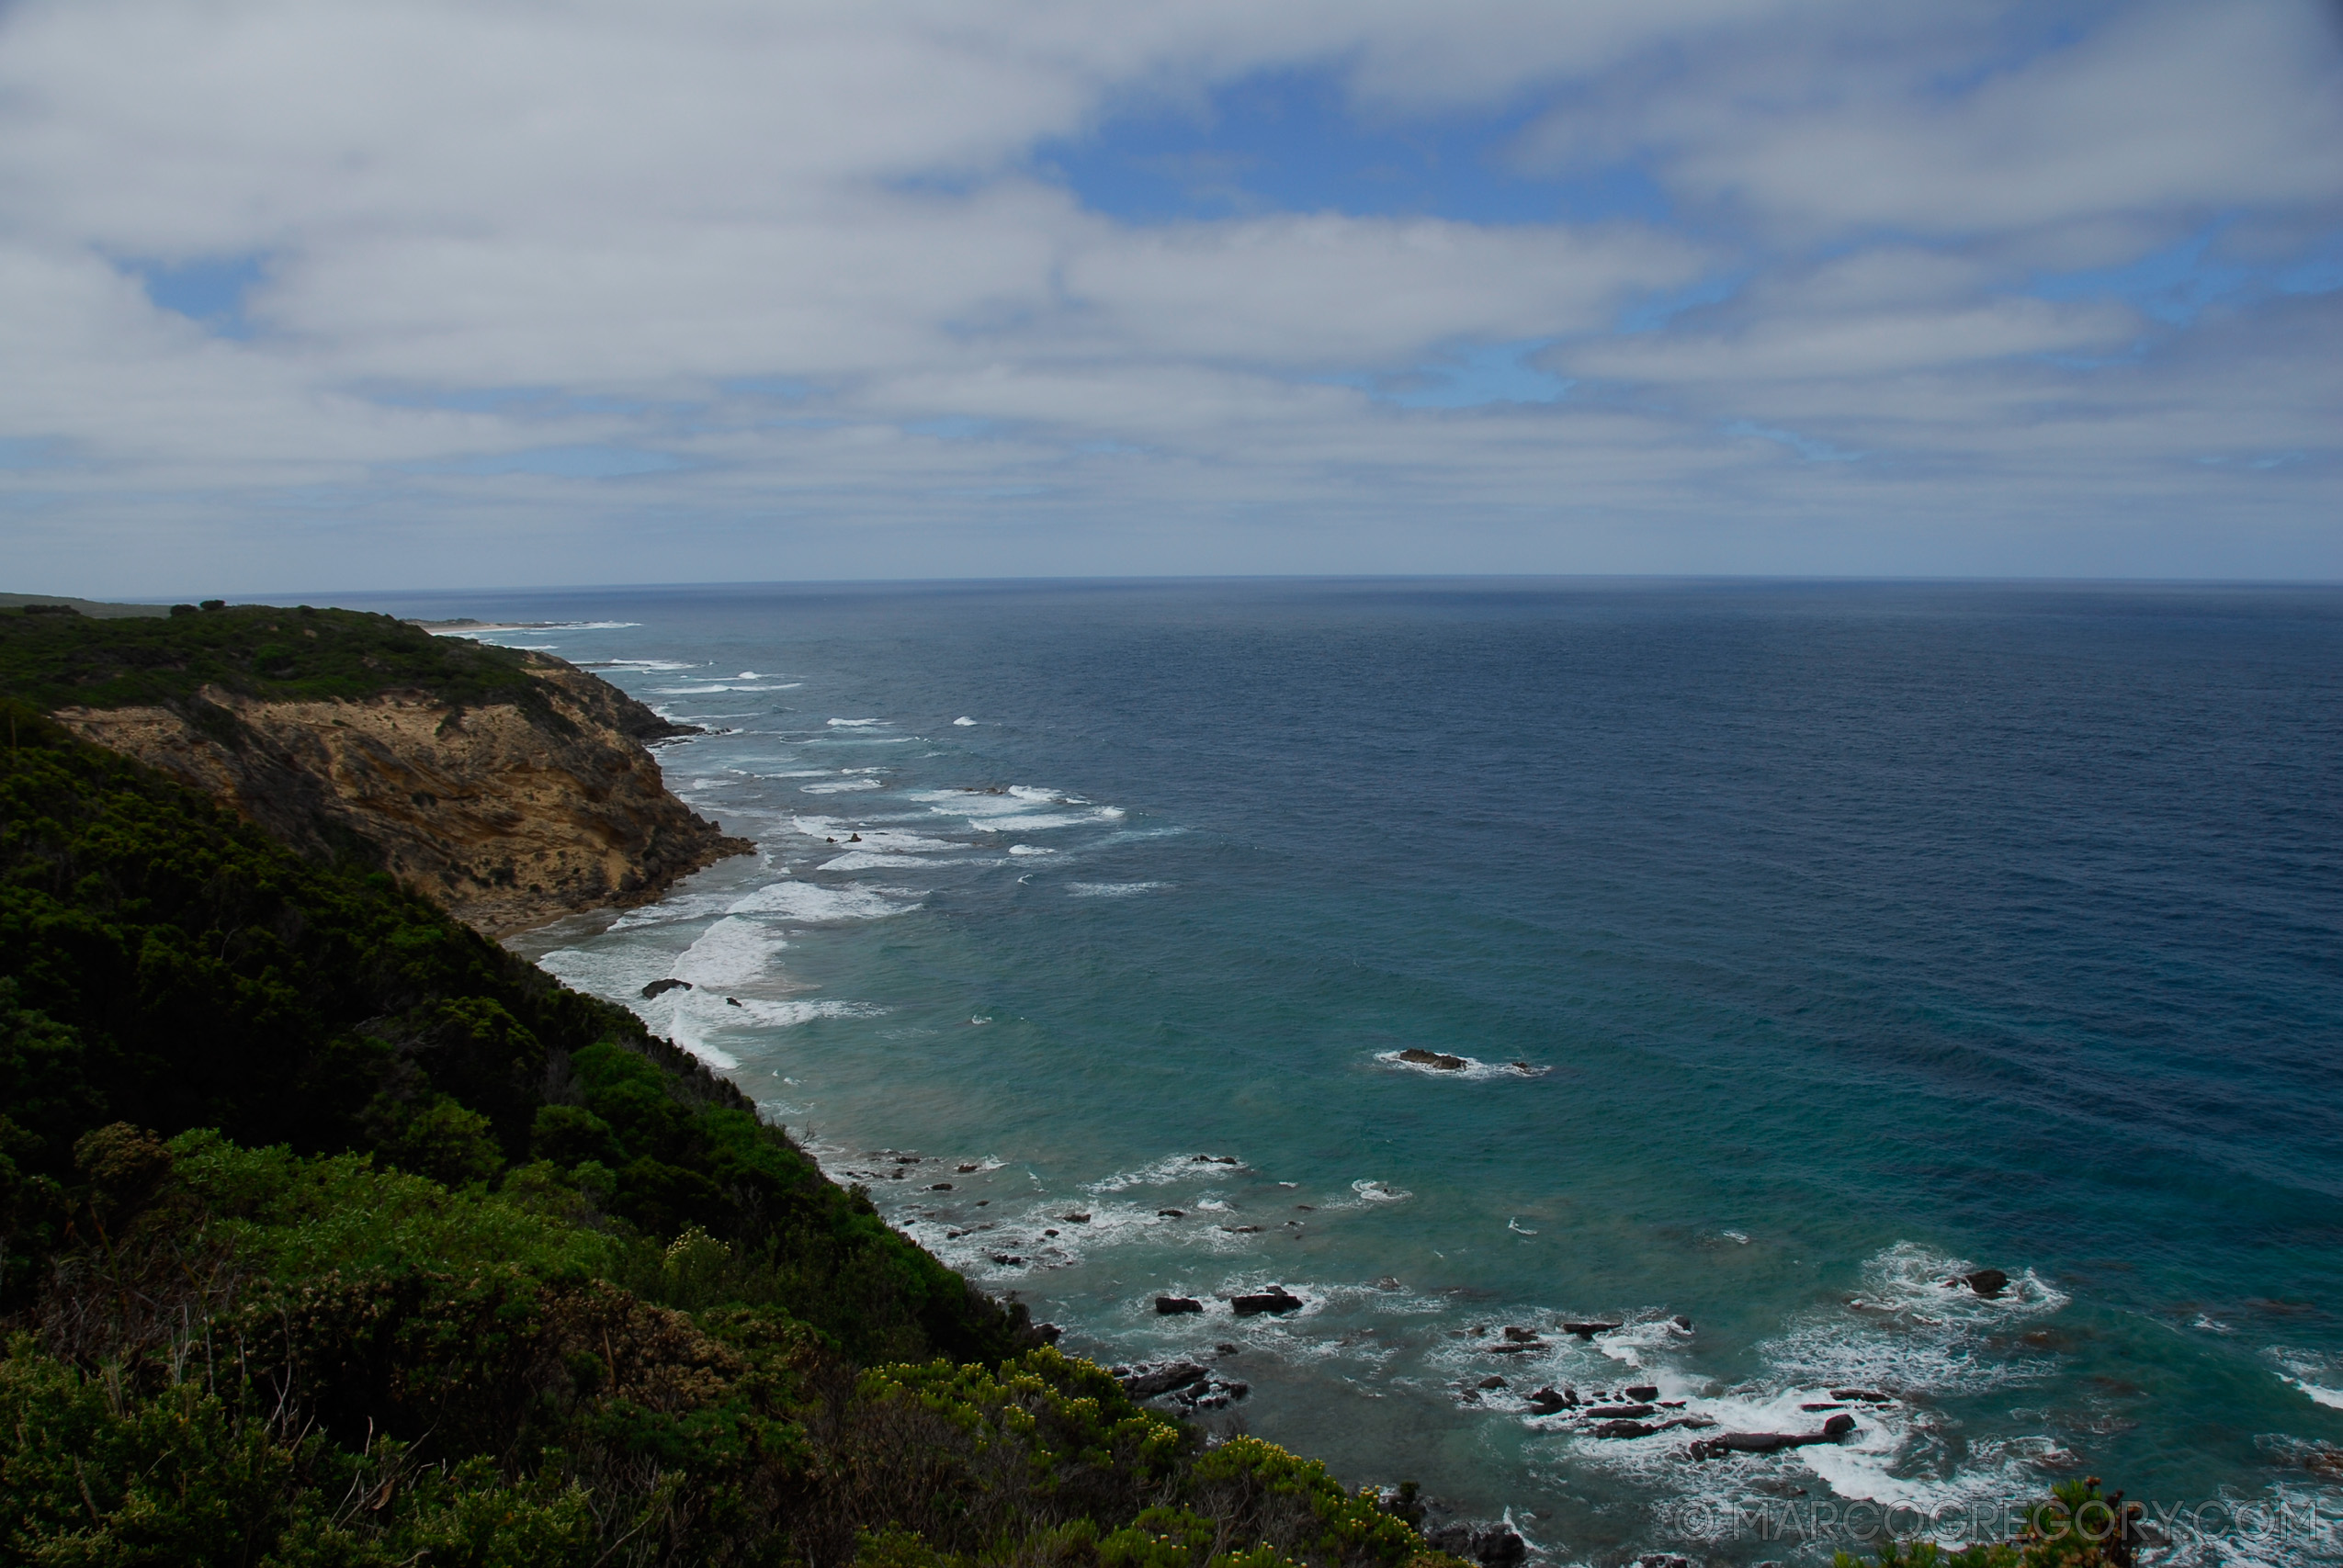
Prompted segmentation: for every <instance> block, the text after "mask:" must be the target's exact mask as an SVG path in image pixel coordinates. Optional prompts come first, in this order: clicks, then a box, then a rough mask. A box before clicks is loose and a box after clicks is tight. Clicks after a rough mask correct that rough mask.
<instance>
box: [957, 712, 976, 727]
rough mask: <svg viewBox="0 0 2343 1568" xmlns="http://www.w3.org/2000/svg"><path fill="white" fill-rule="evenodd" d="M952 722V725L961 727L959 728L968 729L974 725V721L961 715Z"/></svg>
mask: <svg viewBox="0 0 2343 1568" xmlns="http://www.w3.org/2000/svg"><path fill="white" fill-rule="evenodd" d="M952 722H953V723H954V724H956V725H958V726H960V727H961V728H968V727H969V726H972V725H974V724H975V723H976V720H975V719H972V718H970V717H968V716H967V715H965V714H963V715H962V716H960V717H958V718H956V719H954V720H953V721H952Z"/></svg>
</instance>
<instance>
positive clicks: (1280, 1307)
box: [1228, 1285, 1302, 1317]
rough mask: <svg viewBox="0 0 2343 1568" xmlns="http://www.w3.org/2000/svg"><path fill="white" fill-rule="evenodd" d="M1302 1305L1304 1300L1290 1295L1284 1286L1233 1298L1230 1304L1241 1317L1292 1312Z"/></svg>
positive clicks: (1275, 1286)
mask: <svg viewBox="0 0 2343 1568" xmlns="http://www.w3.org/2000/svg"><path fill="white" fill-rule="evenodd" d="M1301 1304H1302V1298H1301V1297H1299V1296H1296V1295H1293V1294H1291V1293H1289V1292H1287V1291H1286V1289H1285V1286H1283V1285H1273V1286H1271V1287H1270V1288H1269V1289H1268V1290H1266V1291H1262V1292H1257V1293H1255V1294H1253V1295H1249V1296H1236V1297H1232V1298H1231V1299H1230V1300H1229V1303H1228V1305H1229V1306H1230V1307H1231V1308H1233V1309H1234V1310H1235V1312H1236V1314H1237V1315H1238V1316H1239V1317H1251V1316H1252V1315H1253V1314H1256V1313H1263V1312H1268V1313H1287V1312H1292V1311H1294V1310H1295V1309H1296V1308H1297V1307H1299V1306H1300V1305H1301Z"/></svg>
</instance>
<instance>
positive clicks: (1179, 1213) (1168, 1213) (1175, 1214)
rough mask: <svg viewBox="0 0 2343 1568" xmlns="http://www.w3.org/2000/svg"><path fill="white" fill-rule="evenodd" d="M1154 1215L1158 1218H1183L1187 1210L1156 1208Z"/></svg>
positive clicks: (1186, 1214)
mask: <svg viewBox="0 0 2343 1568" xmlns="http://www.w3.org/2000/svg"><path fill="white" fill-rule="evenodd" d="M1155 1217H1156V1218H1157V1219H1159V1220H1183V1219H1185V1218H1187V1217H1188V1212H1187V1211H1186V1210H1185V1209H1158V1210H1157V1211H1156V1212H1155Z"/></svg>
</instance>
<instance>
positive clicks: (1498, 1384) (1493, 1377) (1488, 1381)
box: [1479, 1372, 1505, 1388]
mask: <svg viewBox="0 0 2343 1568" xmlns="http://www.w3.org/2000/svg"><path fill="white" fill-rule="evenodd" d="M1479 1386H1480V1387H1482V1388H1503V1387H1504V1386H1505V1380H1504V1379H1503V1378H1500V1377H1499V1376H1498V1375H1497V1374H1496V1373H1494V1372H1491V1373H1490V1374H1489V1375H1488V1376H1487V1377H1485V1378H1483V1379H1481V1380H1480V1383H1479Z"/></svg>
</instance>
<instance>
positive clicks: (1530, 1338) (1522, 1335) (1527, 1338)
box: [1505, 1323, 1537, 1345]
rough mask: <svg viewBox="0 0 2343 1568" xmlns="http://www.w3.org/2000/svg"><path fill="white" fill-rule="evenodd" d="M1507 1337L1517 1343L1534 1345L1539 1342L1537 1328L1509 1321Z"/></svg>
mask: <svg viewBox="0 0 2343 1568" xmlns="http://www.w3.org/2000/svg"><path fill="white" fill-rule="evenodd" d="M1505 1337H1506V1338H1508V1339H1511V1340H1512V1341H1513V1342H1514V1343H1515V1344H1516V1345H1534V1344H1536V1343H1537V1330H1536V1329H1534V1328H1521V1327H1517V1326H1515V1325H1512V1324H1510V1323H1509V1324H1507V1325H1505Z"/></svg>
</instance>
